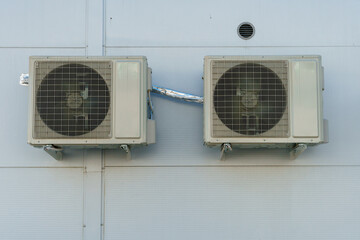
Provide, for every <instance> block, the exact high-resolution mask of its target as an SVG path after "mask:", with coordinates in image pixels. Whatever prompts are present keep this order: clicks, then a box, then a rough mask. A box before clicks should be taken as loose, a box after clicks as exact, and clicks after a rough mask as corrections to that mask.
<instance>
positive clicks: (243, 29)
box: [237, 22, 255, 40]
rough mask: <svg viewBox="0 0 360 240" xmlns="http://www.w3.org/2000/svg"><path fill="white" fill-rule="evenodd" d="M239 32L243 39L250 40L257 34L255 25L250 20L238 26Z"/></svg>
mask: <svg viewBox="0 0 360 240" xmlns="http://www.w3.org/2000/svg"><path fill="white" fill-rule="evenodd" d="M237 33H238V35H239V37H241V38H242V39H244V40H248V39H250V38H252V37H253V36H254V34H255V28H254V25H252V24H251V23H249V22H244V23H241V24H240V25H239V26H238V28H237Z"/></svg>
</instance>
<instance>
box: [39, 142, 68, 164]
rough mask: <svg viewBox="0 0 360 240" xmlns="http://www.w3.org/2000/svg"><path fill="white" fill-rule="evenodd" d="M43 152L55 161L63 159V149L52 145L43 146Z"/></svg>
mask: <svg viewBox="0 0 360 240" xmlns="http://www.w3.org/2000/svg"><path fill="white" fill-rule="evenodd" d="M43 149H44V151H45V152H47V153H48V154H49V155H50V156H52V157H53V158H54V159H55V160H58V161H60V160H62V157H63V153H62V151H63V149H62V148H61V147H57V146H54V145H45V146H44V148H43Z"/></svg>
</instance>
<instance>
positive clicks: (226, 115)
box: [211, 60, 288, 137]
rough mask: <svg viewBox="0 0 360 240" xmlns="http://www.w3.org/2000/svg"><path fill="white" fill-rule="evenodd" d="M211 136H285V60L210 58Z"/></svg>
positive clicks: (286, 81)
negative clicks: (213, 59)
mask: <svg viewBox="0 0 360 240" xmlns="http://www.w3.org/2000/svg"><path fill="white" fill-rule="evenodd" d="M211 76H212V93H213V98H212V100H213V107H212V136H213V137H287V136H288V109H287V101H288V98H287V90H288V63H287V61H270V60H264V61H239V60H236V61H235V60H234V61H229V60H216V61H213V62H212V72H211Z"/></svg>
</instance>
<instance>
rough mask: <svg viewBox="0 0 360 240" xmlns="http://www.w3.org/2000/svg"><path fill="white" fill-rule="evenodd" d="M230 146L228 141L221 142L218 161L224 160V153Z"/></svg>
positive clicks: (229, 149)
mask: <svg viewBox="0 0 360 240" xmlns="http://www.w3.org/2000/svg"><path fill="white" fill-rule="evenodd" d="M231 151H232V146H231V144H230V143H223V144H222V145H221V152H220V161H225V153H227V152H231Z"/></svg>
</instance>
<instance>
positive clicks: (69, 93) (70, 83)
mask: <svg viewBox="0 0 360 240" xmlns="http://www.w3.org/2000/svg"><path fill="white" fill-rule="evenodd" d="M29 86H30V107H29V109H30V111H29V126H28V142H29V144H31V145H34V146H48V148H46V149H45V150H49V151H50V152H49V153H52V155H53V156H54V155H55V157H59V156H58V155H56V154H58V153H59V149H61V147H63V146H81V147H99V148H113V147H119V146H122V147H125V148H126V150H128V147H130V146H132V145H139V144H141V145H146V144H150V143H154V142H155V123H154V120H152V119H149V115H151V114H150V113H149V112H148V111H149V110H148V92H149V91H151V86H152V84H151V70H150V69H149V68H148V65H147V60H146V58H145V57H30V73H29ZM54 151H55V153H56V154H54Z"/></svg>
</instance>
